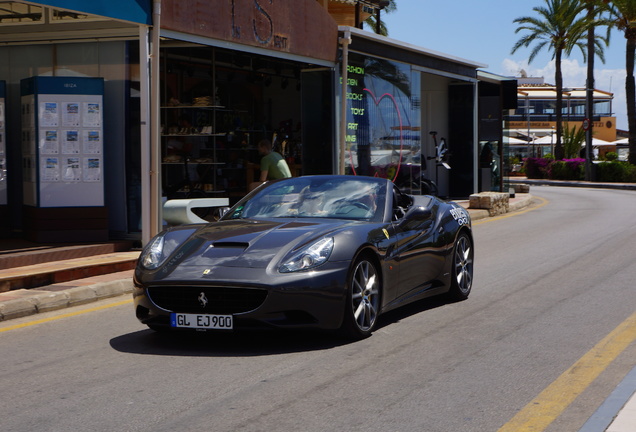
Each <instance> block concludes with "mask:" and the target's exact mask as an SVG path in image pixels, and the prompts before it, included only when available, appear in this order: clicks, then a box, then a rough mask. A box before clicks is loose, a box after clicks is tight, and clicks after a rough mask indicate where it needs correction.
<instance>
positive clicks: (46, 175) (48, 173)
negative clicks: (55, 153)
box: [40, 156, 60, 183]
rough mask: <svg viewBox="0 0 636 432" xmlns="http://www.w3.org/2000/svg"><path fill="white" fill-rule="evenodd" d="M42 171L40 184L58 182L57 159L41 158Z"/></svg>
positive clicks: (58, 164)
mask: <svg viewBox="0 0 636 432" xmlns="http://www.w3.org/2000/svg"><path fill="white" fill-rule="evenodd" d="M41 160H42V170H41V172H40V180H41V181H42V182H47V183H50V182H57V181H59V180H60V161H59V159H58V158H57V157H51V156H46V157H42V158H41Z"/></svg>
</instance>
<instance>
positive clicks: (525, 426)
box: [499, 312, 636, 432]
mask: <svg viewBox="0 0 636 432" xmlns="http://www.w3.org/2000/svg"><path fill="white" fill-rule="evenodd" d="M635 340H636V312H634V314H632V316H630V317H629V318H627V319H626V320H625V321H623V322H622V323H621V324H620V325H619V326H618V327H616V328H615V329H614V330H613V331H612V332H611V333H610V334H608V335H607V336H606V337H605V338H603V340H601V341H600V342H599V343H598V344H596V346H595V347H594V348H592V349H591V350H590V351H588V352H587V353H586V354H585V355H584V356H583V357H581V358H580V359H579V360H578V361H577V362H576V363H574V364H573V365H572V366H571V367H570V368H569V369H568V370H566V371H565V372H563V374H561V376H560V377H558V378H557V379H556V380H555V381H554V382H553V383H552V384H550V385H549V386H548V387H547V388H546V389H545V390H543V391H542V392H541V393H540V394H539V395H538V396H537V397H536V398H535V399H534V400H533V401H531V402H530V403H529V404H528V405H526V406H525V408H523V409H522V410H521V411H519V412H518V413H517V415H515V416H514V417H513V418H512V419H511V420H510V421H509V422H508V423H506V424H505V425H504V426H503V427H502V428H501V429H499V432H509V431H515V432H526V431H528V432H529V431H534V432H536V431H543V430H545V429H546V428H547V427H548V426H549V425H550V424H551V423H552V422H553V421H554V420H556V419H557V417H559V416H560V415H561V413H563V411H565V409H566V408H567V407H568V406H569V405H570V404H571V403H572V402H574V399H576V398H577V397H578V396H579V395H580V394H581V393H583V391H584V390H585V389H586V388H587V387H588V386H589V385H590V384H592V382H593V381H594V380H595V379H596V378H597V377H598V376H599V375H600V374H601V372H603V371H604V370H605V369H606V368H607V367H608V366H609V365H610V364H611V363H612V362H613V361H614V360H616V357H618V356H619V355H620V354H621V353H622V352H623V351H624V350H625V349H626V348H627V347H628V346H629V345H630V344H632V343H633V342H634V341H635Z"/></svg>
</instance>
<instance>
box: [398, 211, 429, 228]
mask: <svg viewBox="0 0 636 432" xmlns="http://www.w3.org/2000/svg"><path fill="white" fill-rule="evenodd" d="M432 217H433V212H432V211H431V210H430V209H429V208H426V207H421V206H413V207H411V208H410V209H409V210H408V211H407V212H406V214H405V215H404V217H403V218H402V220H401V221H400V224H399V225H400V227H402V228H404V229H405V230H406V229H413V227H414V226H415V225H418V224H420V223H424V222H426V221H429V220H431V219H432Z"/></svg>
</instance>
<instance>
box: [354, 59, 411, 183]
mask: <svg viewBox="0 0 636 432" xmlns="http://www.w3.org/2000/svg"><path fill="white" fill-rule="evenodd" d="M347 73H348V77H347V84H348V85H347V95H346V98H347V135H346V152H345V158H346V160H345V166H346V172H347V174H355V175H369V176H376V177H382V178H388V179H391V180H392V181H394V182H395V183H396V184H398V185H399V186H400V187H401V188H403V189H405V190H411V191H413V192H418V191H419V176H420V167H421V128H420V81H419V80H420V78H419V76H420V75H419V73H416V72H413V71H411V67H410V66H409V65H407V64H403V63H398V62H393V61H389V60H385V59H380V58H375V57H370V56H363V55H360V54H355V53H352V54H351V55H350V57H349V63H348V67H347Z"/></svg>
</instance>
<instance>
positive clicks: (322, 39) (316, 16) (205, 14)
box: [161, 0, 338, 61]
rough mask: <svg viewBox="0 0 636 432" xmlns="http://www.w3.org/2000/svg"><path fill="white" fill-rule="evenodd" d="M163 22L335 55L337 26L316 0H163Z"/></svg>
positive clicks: (195, 31)
mask: <svg viewBox="0 0 636 432" xmlns="http://www.w3.org/2000/svg"><path fill="white" fill-rule="evenodd" d="M161 20H162V21H161V28H162V29H167V30H173V31H178V32H184V33H189V34H194V35H198V36H205V37H210V38H215V39H220V40H224V41H228V42H233V43H239V44H245V45H250V46H256V47H260V48H265V49H270V50H274V51H280V52H287V53H290V54H297V55H303V56H308V57H312V58H317V59H321V60H328V61H335V57H336V51H337V50H336V48H337V37H338V35H337V33H338V27H337V24H336V22H335V21H334V20H333V18H332V17H331V16H330V15H329V13H328V12H327V10H326V9H325V8H324V7H322V6H321V5H320V4H319V3H318V2H315V1H303V2H299V1H297V0H216V1H214V3H213V5H212V4H211V3H210V2H209V1H208V0H192V1H189V2H188V3H187V6H184V2H182V1H180V0H164V1H163V3H162V17H161Z"/></svg>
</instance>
